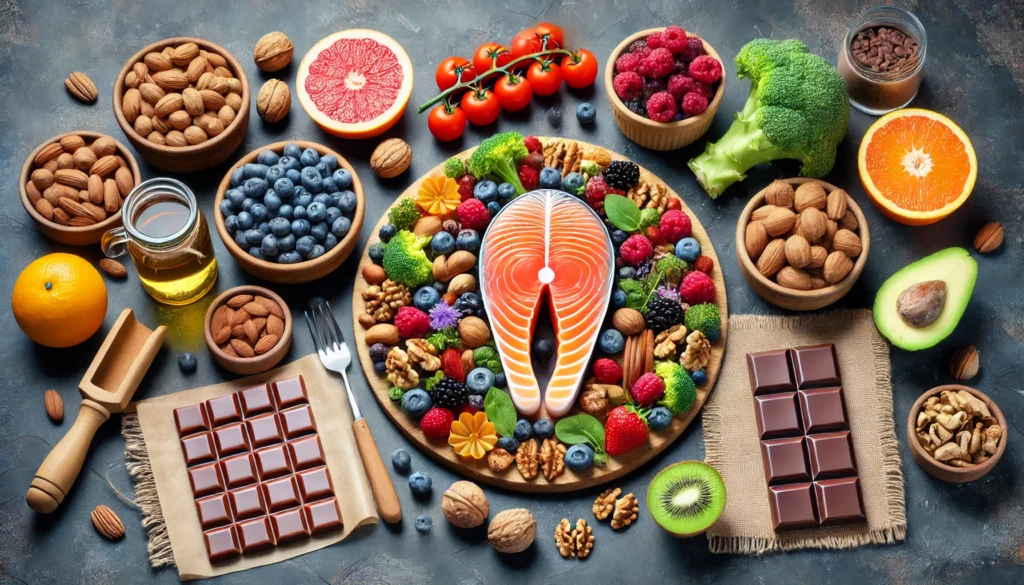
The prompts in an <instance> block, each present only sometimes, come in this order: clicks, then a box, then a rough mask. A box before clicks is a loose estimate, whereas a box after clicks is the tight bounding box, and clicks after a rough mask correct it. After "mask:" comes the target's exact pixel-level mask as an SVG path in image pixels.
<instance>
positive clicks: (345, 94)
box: [295, 29, 412, 138]
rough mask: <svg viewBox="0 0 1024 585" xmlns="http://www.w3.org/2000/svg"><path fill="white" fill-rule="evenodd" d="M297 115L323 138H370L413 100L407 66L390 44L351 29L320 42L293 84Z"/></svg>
mask: <svg viewBox="0 0 1024 585" xmlns="http://www.w3.org/2000/svg"><path fill="white" fill-rule="evenodd" d="M295 91H296V93H298V95H299V102H300V103H301V104H302V109H304V110H306V113H307V114H309V117H310V118H313V121H315V122H316V123H317V124H318V125H319V126H320V127H321V128H323V130H324V131H325V132H328V133H330V134H334V135H335V136H341V137H342V138H370V137H373V136H377V135H379V134H381V133H383V132H385V131H386V130H387V129H388V128H391V127H392V126H394V125H395V122H397V121H398V119H399V118H401V117H402V114H403V113H404V112H405V106H406V105H408V103H409V96H411V95H412V62H411V61H410V60H409V56H408V55H406V53H405V50H404V49H402V46H401V45H399V44H398V42H397V41H395V39H393V38H391V37H389V36H388V35H386V34H384V33H380V32H377V31H374V30H367V29H350V30H343V31H341V32H337V33H334V34H333V35H330V36H328V37H325V38H323V39H321V40H320V42H318V43H317V44H316V45H314V46H313V48H312V49H310V50H309V52H308V53H306V56H305V57H303V59H302V64H301V65H299V73H298V77H297V78H296V80H295Z"/></svg>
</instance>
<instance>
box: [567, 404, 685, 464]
mask: <svg viewBox="0 0 1024 585" xmlns="http://www.w3.org/2000/svg"><path fill="white" fill-rule="evenodd" d="M647 424H648V425H649V426H650V427H651V428H652V429H654V430H656V431H660V430H661V429H667V428H668V427H669V426H671V425H672V411H671V410H669V409H667V408H665V407H664V406H656V407H654V408H652V409H651V412H649V413H648V414H647ZM567 465H568V463H567Z"/></svg>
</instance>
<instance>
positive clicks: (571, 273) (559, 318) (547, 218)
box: [479, 189, 615, 418]
mask: <svg viewBox="0 0 1024 585" xmlns="http://www.w3.org/2000/svg"><path fill="white" fill-rule="evenodd" d="M479 263H480V265H479V266H480V292H481V294H482V296H483V301H484V307H485V309H486V312H487V316H488V318H489V320H490V324H491V332H492V334H493V336H494V341H495V344H496V345H497V349H498V355H499V356H500V357H501V365H502V367H503V368H504V370H505V378H506V380H507V382H508V389H509V393H510V394H511V396H512V401H513V403H514V404H515V406H516V410H518V411H519V414H521V415H523V416H532V415H535V414H537V413H538V412H540V410H541V404H542V403H543V406H544V411H545V412H546V414H547V416H550V417H553V418H558V417H562V416H564V415H566V414H567V413H568V412H569V410H570V409H572V406H573V404H574V403H575V401H576V395H577V394H578V393H579V390H580V386H581V385H582V384H583V380H584V378H585V377H586V373H587V368H588V365H589V362H590V355H591V353H592V352H593V350H594V346H595V345H596V344H597V339H598V336H599V335H600V329H601V323H602V322H603V321H604V318H605V314H606V313H607V311H608V305H609V303H610V297H611V292H612V287H613V284H614V276H615V275H614V264H615V249H614V247H613V245H612V241H611V237H610V236H609V235H608V230H607V229H606V228H605V226H604V223H603V222H602V221H601V218H600V217H598V216H597V214H596V213H595V212H594V211H593V210H592V209H591V208H590V207H589V206H588V205H587V204H586V203H584V202H583V201H581V200H580V199H578V198H576V197H574V196H572V195H569V194H568V193H565V192H562V191H553V190H549V189H542V190H538V191H532V192H530V193H527V194H525V195H522V196H520V197H518V198H517V199H515V200H513V201H512V202H511V203H509V204H508V205H506V206H505V207H504V208H502V210H501V211H500V212H498V214H497V215H496V216H495V217H494V219H493V220H492V221H491V225H490V227H489V228H488V229H487V232H486V233H485V234H484V238H483V241H482V242H481V245H480V259H479ZM545 295H547V298H548V305H549V306H550V309H551V322H552V325H553V326H554V330H555V339H556V346H557V347H556V353H555V365H554V370H553V372H552V374H551V380H550V381H549V382H548V385H547V388H546V389H545V390H544V392H543V396H542V393H541V389H540V384H539V382H538V381H537V376H536V375H535V374H534V371H533V362H532V360H531V356H530V346H531V343H532V341H533V332H534V328H535V326H536V324H537V317H538V316H539V313H540V307H541V304H542V301H543V300H544V298H545Z"/></svg>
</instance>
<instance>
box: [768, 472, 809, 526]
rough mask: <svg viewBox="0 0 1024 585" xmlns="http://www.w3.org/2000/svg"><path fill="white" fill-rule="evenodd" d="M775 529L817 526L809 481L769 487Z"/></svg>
mask: <svg viewBox="0 0 1024 585" xmlns="http://www.w3.org/2000/svg"><path fill="white" fill-rule="evenodd" d="M768 493H769V504H770V507H771V510H772V522H773V523H774V524H775V530H795V529H798V528H810V527H812V526H817V524H818V518H817V516H816V510H815V507H814V494H813V490H812V489H811V484H809V483H792V484H786V485H779V486H771V487H769V488H768Z"/></svg>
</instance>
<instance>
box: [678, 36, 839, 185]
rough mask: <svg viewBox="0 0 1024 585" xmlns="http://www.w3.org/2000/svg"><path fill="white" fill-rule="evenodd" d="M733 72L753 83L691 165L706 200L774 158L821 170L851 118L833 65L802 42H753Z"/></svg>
mask: <svg viewBox="0 0 1024 585" xmlns="http://www.w3.org/2000/svg"><path fill="white" fill-rule="evenodd" d="M736 72H737V74H738V75H739V77H741V78H742V77H748V78H750V81H751V87H750V95H749V96H748V97H747V102H746V105H744V107H743V110H742V111H740V112H738V113H737V114H736V119H735V121H734V122H733V124H732V126H731V127H730V128H729V130H728V131H727V132H726V133H725V135H724V136H722V138H721V139H720V140H719V141H718V142H715V143H712V142H709V143H708V144H707V147H706V150H705V152H704V153H703V154H700V155H699V156H697V157H695V158H694V159H692V160H690V162H689V166H690V169H691V170H693V172H694V174H696V175H697V180H698V181H699V182H700V184H701V185H702V186H703V187H704V189H705V190H706V191H707V192H708V194H709V195H710V196H711V198H712V199H714V198H716V197H718V196H719V195H720V194H721V193H722V191H724V190H725V189H726V188H727V187H729V185H732V184H733V183H735V182H736V181H742V180H743V179H744V178H746V174H745V173H746V171H747V170H748V169H750V168H751V167H754V166H756V165H759V164H762V163H766V162H770V161H773V160H778V159H796V160H798V161H800V162H801V163H802V166H801V168H800V174H801V175H802V176H806V177H816V178H820V177H823V176H825V175H827V174H828V173H829V171H831V170H832V165H833V164H834V163H835V159H836V149H837V148H838V146H839V143H840V142H841V141H842V139H843V137H844V136H845V135H846V127H847V124H848V122H849V119H850V102H849V96H848V94H847V92H846V82H845V81H843V78H842V76H840V75H839V72H838V71H836V68H835V67H834V66H833V65H832V64H831V63H829V62H828V61H826V60H825V59H823V58H821V57H819V56H817V55H814V54H812V53H811V52H810V49H808V48H807V46H806V45H804V44H803V43H802V42H800V41H797V40H787V41H772V40H768V39H755V40H753V41H750V42H749V43H747V44H746V45H745V46H744V47H743V48H742V49H740V52H739V54H738V55H736Z"/></svg>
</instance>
